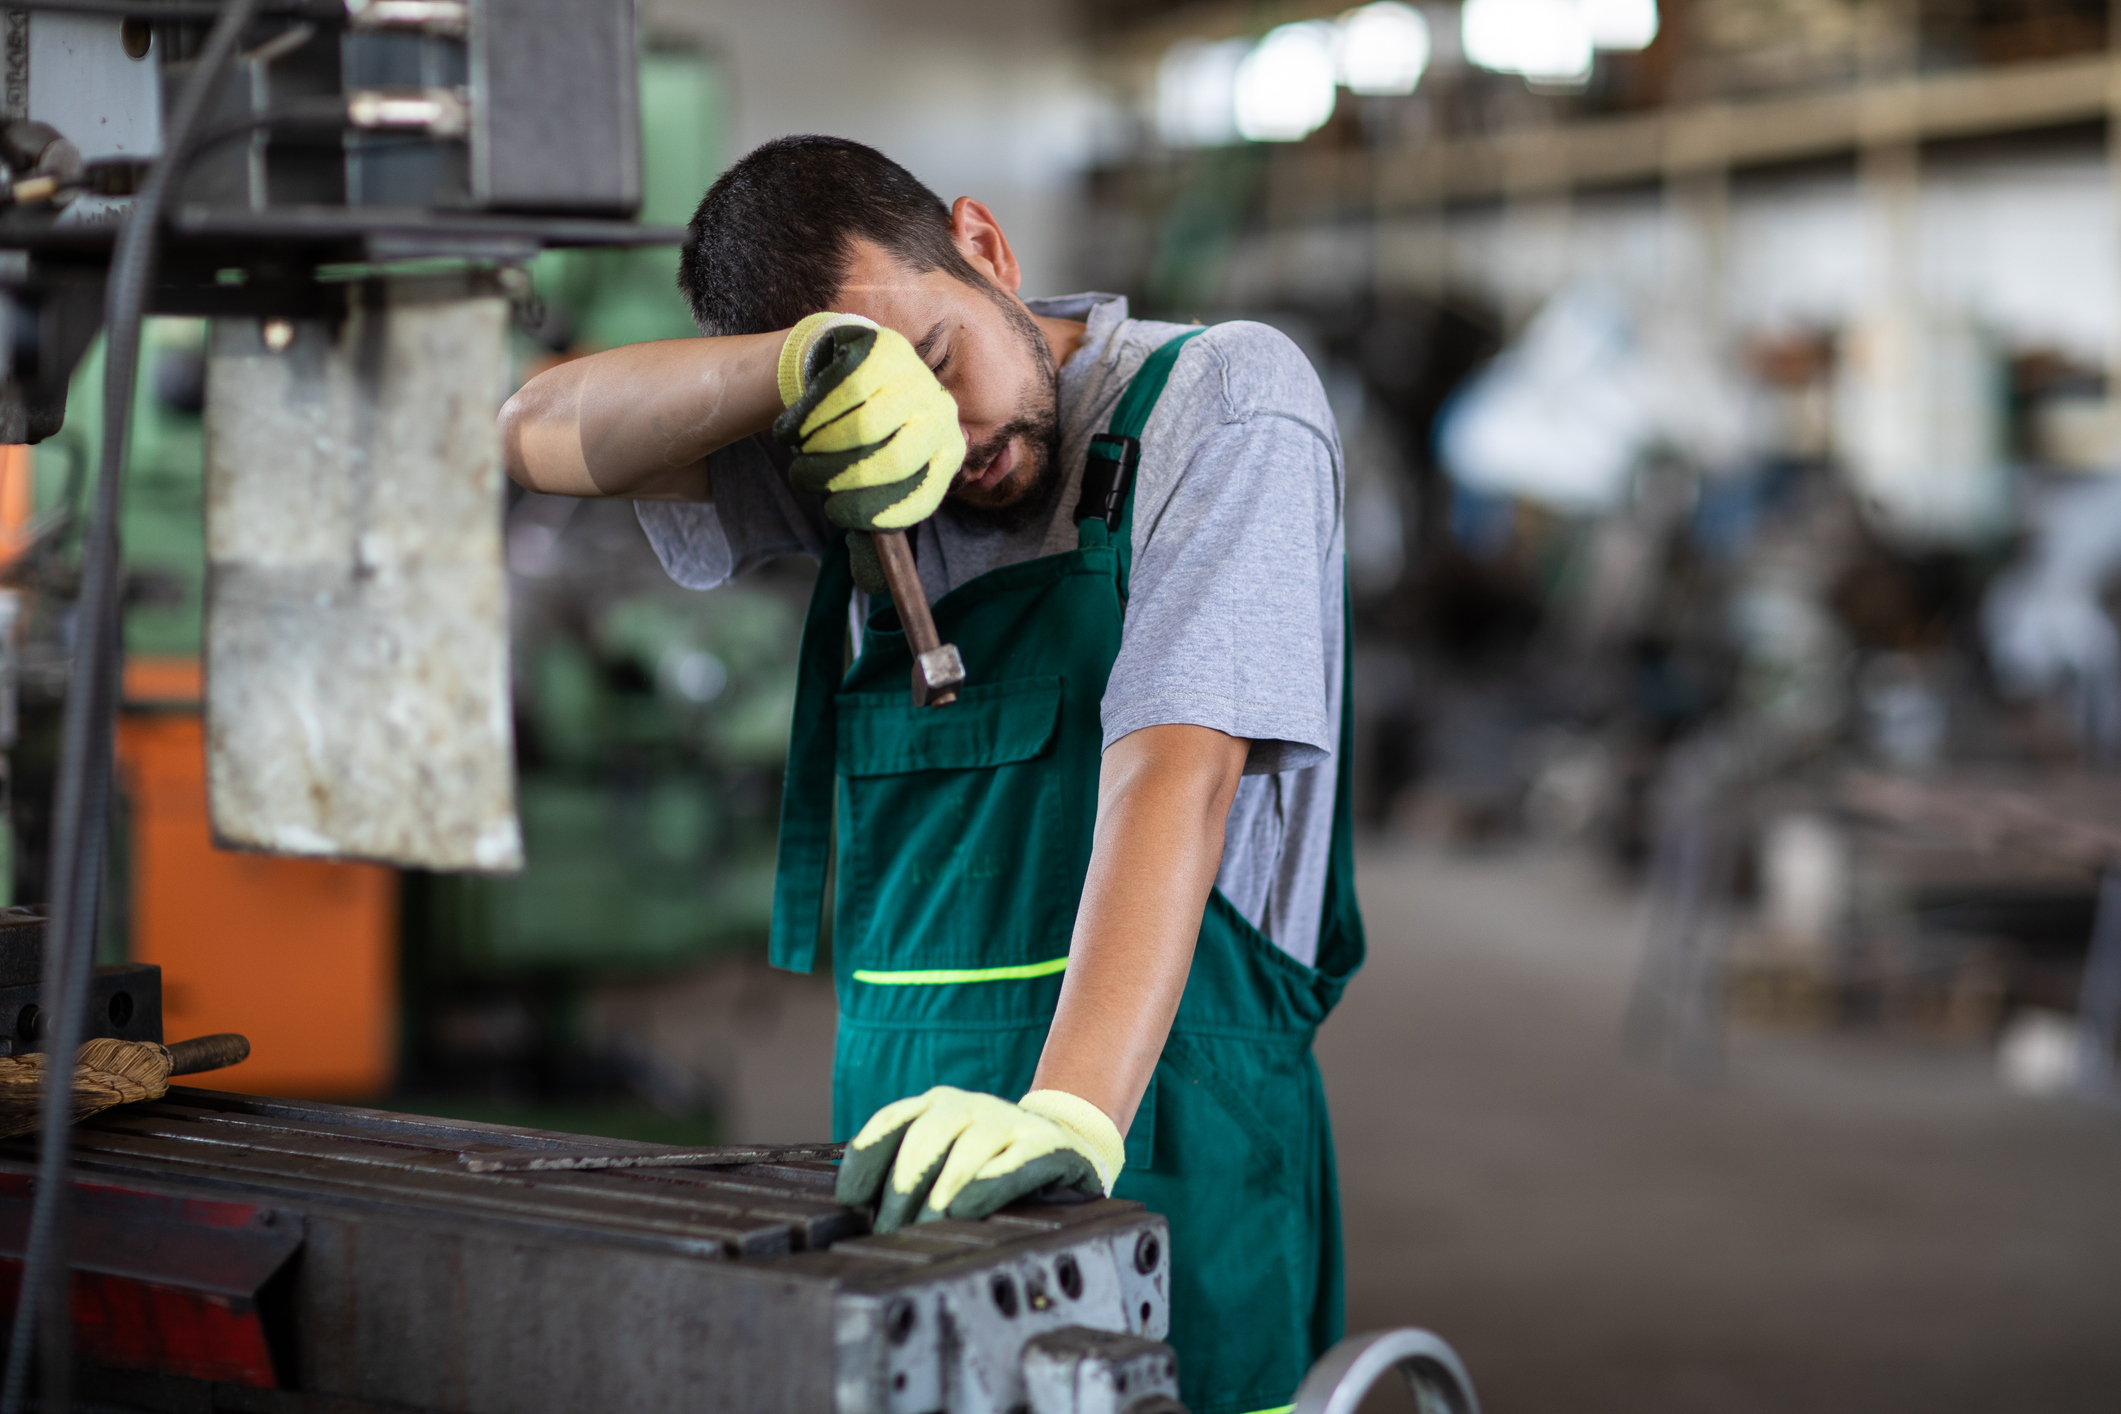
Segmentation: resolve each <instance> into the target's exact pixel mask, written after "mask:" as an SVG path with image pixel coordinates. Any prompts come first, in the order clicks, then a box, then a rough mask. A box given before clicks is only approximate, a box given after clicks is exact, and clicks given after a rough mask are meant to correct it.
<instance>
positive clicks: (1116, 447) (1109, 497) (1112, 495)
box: [1075, 432, 1142, 532]
mask: <svg viewBox="0 0 2121 1414" xmlns="http://www.w3.org/2000/svg"><path fill="white" fill-rule="evenodd" d="M1141 457H1142V444H1141V443H1140V442H1139V441H1137V440H1136V439H1134V438H1132V437H1128V436H1125V435H1123V434H1120V433H1117V432H1099V433H1097V434H1096V435H1095V436H1093V437H1091V439H1090V455H1089V457H1088V458H1087V459H1086V460H1085V461H1084V464H1083V491H1082V497H1081V499H1079V500H1077V501H1076V503H1075V519H1076V521H1077V522H1078V523H1080V522H1082V521H1086V520H1101V521H1103V522H1104V523H1105V529H1107V530H1110V531H1114V532H1117V531H1118V530H1119V519H1120V513H1121V512H1122V511H1123V510H1124V509H1125V507H1126V504H1127V492H1128V491H1130V490H1132V489H1133V487H1134V469H1135V467H1137V466H1138V465H1140V464H1141Z"/></svg>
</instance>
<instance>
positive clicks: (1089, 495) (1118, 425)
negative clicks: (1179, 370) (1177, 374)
mask: <svg viewBox="0 0 2121 1414" xmlns="http://www.w3.org/2000/svg"><path fill="white" fill-rule="evenodd" d="M1207 332H1208V331H1207V330H1206V329H1205V328H1199V329H1188V330H1187V331H1186V332H1185V333H1183V334H1177V335H1174V336H1172V337H1171V338H1169V339H1166V340H1165V341H1164V342H1163V343H1162V344H1159V345H1158V346H1157V347H1156V348H1155V349H1153V350H1151V351H1150V354H1149V356H1148V357H1147V358H1145V359H1143V360H1142V366H1141V367H1140V368H1138V369H1136V370H1135V371H1134V376H1133V377H1132V378H1130V379H1128V380H1127V387H1126V390H1125V391H1124V392H1122V393H1121V394H1120V395H1119V402H1118V403H1117V404H1115V405H1114V407H1113V409H1112V421H1111V422H1110V423H1109V424H1108V425H1107V426H1106V429H1105V430H1104V431H1103V432H1101V433H1099V434H1098V435H1096V436H1094V437H1092V438H1091V439H1090V458H1089V462H1088V464H1087V465H1086V466H1085V467H1084V468H1083V494H1082V499H1081V500H1079V501H1077V502H1076V507H1075V518H1076V520H1077V521H1078V522H1080V523H1081V526H1082V539H1081V542H1080V543H1081V544H1082V546H1083V547H1084V548H1085V549H1087V548H1089V547H1090V546H1093V545H1108V544H1109V545H1111V546H1112V547H1113V548H1114V549H1116V550H1117V551H1118V552H1119V592H1120V593H1121V594H1122V595H1124V594H1125V593H1126V592H1127V581H1128V574H1129V572H1130V571H1132V569H1133V568H1134V473H1135V468H1136V467H1137V466H1138V465H1139V464H1140V462H1141V453H1142V444H1141V435H1142V432H1143V430H1144V429H1146V428H1147V427H1148V425H1149V414H1150V413H1152V412H1154V411H1156V400H1157V399H1158V398H1160V397H1162V396H1163V393H1164V385H1165V384H1166V383H1169V382H1170V381H1171V369H1172V368H1173V366H1175V365H1176V364H1177V363H1178V356H1179V354H1181V353H1183V352H1184V351H1185V347H1186V343H1187V341H1188V340H1190V339H1193V338H1195V337H1197V336H1199V335H1201V334H1205V333H1207Z"/></svg>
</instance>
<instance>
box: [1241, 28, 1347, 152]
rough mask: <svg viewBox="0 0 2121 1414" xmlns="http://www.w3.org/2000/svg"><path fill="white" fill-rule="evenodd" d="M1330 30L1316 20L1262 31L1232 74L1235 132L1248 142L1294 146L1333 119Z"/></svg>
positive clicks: (1333, 92)
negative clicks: (1283, 143)
mask: <svg viewBox="0 0 2121 1414" xmlns="http://www.w3.org/2000/svg"><path fill="white" fill-rule="evenodd" d="M1333 67H1334V66H1333V26H1332V25H1330V24H1325V23H1322V22H1320V21H1317V20H1309V21H1305V22H1304V23H1302V24H1293V25H1281V26H1278V27H1277V28H1275V29H1271V30H1268V31H1267V37H1266V38H1265V39H1262V40H1261V41H1260V42H1259V45H1258V47H1257V48H1255V49H1254V50H1253V51H1252V52H1251V53H1250V54H1247V55H1246V56H1245V61H1244V63H1242V64H1241V65H1239V66H1238V70H1237V95H1236V97H1237V105H1236V106H1237V131H1238V133H1239V134H1240V135H1241V136H1243V137H1246V138H1249V139H1251V140H1252V141H1253V142H1296V141H1299V140H1301V139H1303V138H1305V137H1308V136H1309V135H1310V134H1312V133H1313V132H1316V131H1317V130H1318V129H1319V128H1320V127H1323V126H1324V125H1325V121H1326V119H1328V118H1330V117H1332V116H1333V103H1334V98H1335V91H1334V74H1333Z"/></svg>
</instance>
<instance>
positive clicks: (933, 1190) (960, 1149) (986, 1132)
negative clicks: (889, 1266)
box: [839, 1085, 1127, 1232]
mask: <svg viewBox="0 0 2121 1414" xmlns="http://www.w3.org/2000/svg"><path fill="white" fill-rule="evenodd" d="M1126 1161H1127V1150H1126V1144H1125V1141H1123V1140H1122V1139H1121V1138H1120V1133H1119V1129H1118V1127H1117V1126H1115V1125H1114V1124H1113V1123H1112V1121H1111V1120H1110V1119H1107V1118H1106V1117H1105V1112H1104V1111H1103V1110H1101V1109H1099V1108H1098V1107H1097V1106H1095V1105H1093V1104H1091V1103H1090V1102H1089V1101H1088V1100H1085V1099H1082V1098H1080V1097H1078V1096H1075V1095H1071V1094H1069V1093H1068V1092H1066V1091H1065V1090H1033V1091H1032V1092H1031V1093H1030V1094H1028V1095H1026V1096H1024V1098H1023V1099H1021V1100H1019V1101H1018V1102H1017V1103H1015V1104H1013V1105H1012V1104H1010V1103H1009V1102H1008V1101H1007V1100H1004V1099H1002V1098H1001V1097H1000V1096H997V1095H982V1094H978V1093H976V1092H974V1091H971V1090H959V1089H957V1088H956V1087H955V1086H950V1085H938V1086H936V1087H935V1088H934V1089H932V1090H930V1091H928V1092H927V1093H925V1094H921V1095H915V1096H914V1097H913V1098H912V1099H910V1100H900V1101H899V1102H898V1103H896V1104H891V1105H886V1106H884V1108H882V1109H880V1110H878V1111H877V1112H876V1114H875V1115H873V1116H871V1118H870V1120H869V1122H868V1123H867V1124H865V1125H863V1126H862V1132H861V1133H859V1134H857V1135H855V1136H854V1142H853V1143H852V1144H849V1145H848V1146H847V1155H846V1157H845V1158H844V1159H842V1160H841V1161H840V1180H839V1200H840V1201H841V1202H842V1203H867V1202H869V1201H870V1200H871V1199H872V1198H874V1197H875V1196H876V1192H877V1190H878V1189H879V1188H882V1189H883V1191H884V1199H883V1203H882V1206H881V1207H880V1209H879V1211H878V1212H877V1217H876V1230H877V1231H878V1232H891V1231H894V1230H895V1229H897V1228H900V1227H902V1226H904V1225H905V1224H906V1223H907V1222H908V1221H909V1220H912V1221H918V1222H934V1221H935V1220H936V1219H938V1218H984V1217H986V1216H987V1215H988V1214H989V1213H992V1212H994V1211H995V1210H996V1209H998V1208H1004V1207H1007V1206H1008V1205H1009V1204H1011V1203H1013V1202H1015V1201H1016V1200H1017V1199H1019V1198H1023V1197H1026V1196H1028V1195H1030V1194H1033V1193H1036V1192H1038V1191H1039V1190H1040V1189H1041V1188H1045V1187H1046V1186H1048V1185H1049V1184H1058V1185H1059V1186H1061V1187H1063V1188H1073V1189H1075V1190H1077V1191H1078V1192H1081V1193H1084V1194H1087V1195H1088V1196H1090V1197H1093V1198H1101V1197H1104V1196H1105V1195H1106V1194H1108V1193H1110V1192H1111V1191H1112V1185H1113V1184H1114V1183H1115V1182H1116V1181H1117V1180H1118V1179H1119V1171H1120V1169H1121V1168H1123V1167H1124V1166H1125V1165H1126ZM887 1176H888V1178H889V1182H888V1183H887V1182H886V1181H885V1180H886V1178H887Z"/></svg>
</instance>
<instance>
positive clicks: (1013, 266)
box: [950, 196, 1024, 292]
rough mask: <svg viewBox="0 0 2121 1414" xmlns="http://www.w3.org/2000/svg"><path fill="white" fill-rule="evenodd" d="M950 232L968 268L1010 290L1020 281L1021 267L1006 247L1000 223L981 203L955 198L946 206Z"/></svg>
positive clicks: (1018, 284) (1021, 281)
mask: <svg viewBox="0 0 2121 1414" xmlns="http://www.w3.org/2000/svg"><path fill="white" fill-rule="evenodd" d="M950 234H951V236H952V237H953V238H955V239H956V241H957V248H958V250H959V251H960V252H962V253H963V255H964V257H965V259H966V260H967V261H969V262H970V263H971V265H972V268H973V269H974V270H977V271H979V272H980V274H982V275H985V276H986V277H987V278H988V279H990V280H992V281H993V282H994V283H995V284H997V285H1000V286H1001V287H1002V288H1003V289H1005V290H1009V291H1012V292H1013V291H1015V290H1016V289H1017V288H1018V287H1019V286H1021V285H1022V284H1023V283H1024V271H1023V267H1022V266H1020V265H1018V264H1017V263H1016V252H1015V251H1013V250H1011V249H1009V238H1008V237H1007V236H1005V235H1003V234H1002V224H1001V222H999V221H997V220H995V219H994V213H993V212H992V211H989V210H988V209H987V208H986V206H985V205H983V204H982V203H980V202H977V201H974V200H973V199H972V198H971V197H969V196H961V197H959V198H958V199H957V201H956V202H955V203H954V204H953V205H952V206H951V208H950Z"/></svg>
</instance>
